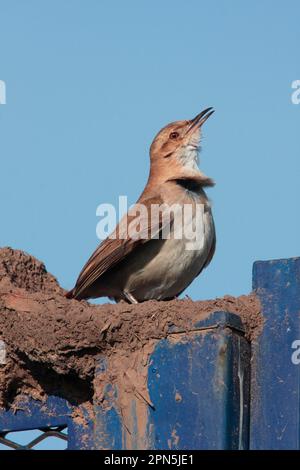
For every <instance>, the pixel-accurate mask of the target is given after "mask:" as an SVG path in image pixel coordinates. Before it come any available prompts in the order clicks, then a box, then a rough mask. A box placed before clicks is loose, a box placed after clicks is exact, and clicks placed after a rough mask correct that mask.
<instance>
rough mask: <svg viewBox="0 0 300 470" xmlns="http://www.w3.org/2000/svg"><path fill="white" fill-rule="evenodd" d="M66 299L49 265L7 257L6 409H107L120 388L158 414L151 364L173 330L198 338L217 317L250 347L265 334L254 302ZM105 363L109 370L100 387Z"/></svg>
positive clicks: (1, 270) (0, 322)
mask: <svg viewBox="0 0 300 470" xmlns="http://www.w3.org/2000/svg"><path fill="white" fill-rule="evenodd" d="M64 293H65V291H64V290H63V289H62V288H61V287H60V286H59V285H58V283H57V281H56V279H55V278H54V277H53V276H52V275H51V274H49V273H48V272H47V271H46V268H45V266H44V264H43V263H41V262H40V261H38V260H36V259H35V258H34V257H32V256H30V255H28V254H26V253H24V252H22V251H18V250H13V249H11V248H4V249H1V250H0V339H2V340H3V341H4V342H5V345H6V348H7V351H6V356H7V361H6V364H3V365H0V406H1V407H5V408H9V407H10V408H14V409H17V408H18V402H19V401H20V400H21V399H22V397H24V395H26V396H28V395H29V396H31V397H33V398H36V399H41V400H44V399H45V398H46V397H47V396H48V395H53V394H55V395H59V396H63V397H65V398H67V399H68V400H69V402H70V403H71V404H73V405H74V407H76V406H78V405H80V404H83V403H85V404H87V405H88V404H90V403H91V402H92V400H95V397H96V399H97V400H98V401H99V402H101V403H102V404H103V406H105V394H104V386H105V384H107V383H114V382H122V387H123V390H124V391H125V392H126V393H128V394H134V395H135V396H139V397H140V399H141V400H142V401H144V402H145V403H148V405H149V406H151V403H150V398H149V396H148V392H147V386H146V383H147V377H146V372H147V361H148V359H149V356H150V354H151V352H152V351H153V348H154V347H155V344H156V343H157V341H158V340H160V339H161V338H166V337H167V336H168V334H169V332H170V328H172V327H174V326H175V327H177V328H179V329H181V330H183V331H186V332H188V331H191V330H193V327H194V325H195V323H196V322H198V321H199V320H201V319H203V318H205V317H207V316H208V315H209V314H210V313H211V312H214V311H216V310H223V311H229V312H233V313H237V314H238V315H240V317H241V319H242V322H243V324H244V327H245V335H246V337H247V338H248V339H249V340H251V339H253V338H254V337H255V336H256V335H257V334H259V332H260V331H261V328H262V316H261V315H260V304H259V301H258V299H257V298H256V296H255V295H254V294H250V295H244V296H241V297H238V298H234V297H230V296H225V297H224V298H220V299H214V300H207V301H196V302H194V301H192V300H190V299H184V300H174V301H170V302H157V301H148V302H144V303H142V304H139V305H129V304H127V303H119V304H116V305H113V304H105V305H97V306H96V305H91V304H89V303H88V302H85V301H81V302H78V301H77V300H68V299H66V298H65V296H64ZM103 359H105V361H106V363H107V364H108V366H107V368H106V370H105V372H104V373H103V374H101V376H100V378H99V375H97V378H96V379H95V377H94V376H95V368H96V367H97V365H98V364H99V361H100V362H101V360H103ZM126 393H125V395H126ZM125 395H124V394H123V397H124V396H125ZM124 406H125V405H124ZM74 413H75V415H76V412H75V411H74ZM77 415H78V416H79V413H78V412H77ZM77 415H76V416H77ZM78 416H77V419H79V418H78Z"/></svg>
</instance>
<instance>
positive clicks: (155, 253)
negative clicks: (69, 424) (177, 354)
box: [66, 108, 216, 303]
mask: <svg viewBox="0 0 300 470" xmlns="http://www.w3.org/2000/svg"><path fill="white" fill-rule="evenodd" d="M213 112H214V111H213V109H212V108H207V109H205V110H204V111H202V112H201V113H200V114H198V115H197V116H196V117H195V118H194V119H191V120H188V121H177V122H173V123H171V124H169V125H167V126H166V127H164V128H163V129H161V131H160V132H159V133H158V134H157V135H156V137H155V138H154V140H153V143H152V145H151V147H150V160H151V164H150V174H149V179H148V182H147V184H146V187H145V189H144V191H143V193H142V194H141V196H140V198H139V199H138V201H137V204H139V205H140V204H142V205H143V207H145V208H146V209H147V214H146V216H145V215H141V216H140V219H139V224H138V225H139V228H140V232H139V233H138V235H137V236H135V235H132V234H131V232H130V230H128V227H130V223H136V214H137V213H136V212H135V208H136V207H138V206H134V207H133V210H130V211H129V212H128V214H127V215H126V216H125V217H124V218H123V219H122V220H121V221H120V223H119V225H118V226H117V227H116V229H115V231H114V232H113V234H112V236H109V237H108V238H106V239H105V240H104V241H103V242H102V243H101V244H100V245H99V247H98V248H97V249H96V251H95V252H94V253H93V254H92V256H91V257H90V259H89V260H88V261H87V263H86V264H85V266H84V267H83V269H82V271H81V273H80V275H79V277H78V280H77V282H76V285H75V287H74V288H73V289H72V290H71V291H69V292H68V293H67V294H66V296H67V297H68V298H75V299H78V300H80V299H88V298H97V297H110V298H112V299H114V300H115V301H116V302H118V301H120V300H126V301H128V302H130V303H138V302H142V301H144V300H149V299H157V300H169V299H172V298H175V297H177V296H178V295H179V294H180V293H181V292H182V291H184V289H186V287H187V286H188V285H189V284H190V283H191V282H192V281H193V279H194V278H195V277H196V276H198V275H199V274H200V273H201V271H202V270H203V269H204V268H205V267H206V266H208V264H209V263H210V261H211V259H212V257H213V255H214V252H215V246H216V236H215V228H214V221H213V216H212V212H211V207H210V203H209V200H208V198H207V196H206V193H205V191H204V189H203V188H205V187H207V186H213V185H214V182H213V181H212V180H211V179H210V178H208V177H207V176H205V175H204V174H203V173H202V172H201V171H200V169H199V168H198V153H199V145H200V138H201V127H202V125H203V123H204V122H205V121H206V120H207V119H208V118H209V116H211V114H212V113H213ZM174 204H175V205H176V207H177V210H178V207H179V208H183V207H185V206H186V205H189V206H190V207H192V212H191V214H192V217H190V219H187V220H188V221H187V224H190V227H189V228H193V229H195V220H196V218H195V217H196V215H195V214H196V207H197V206H198V205H199V206H201V207H202V208H203V210H202V218H201V222H202V235H203V236H202V237H200V238H199V240H198V241H196V242H195V245H194V248H193V249H187V242H188V240H190V238H187V236H185V235H184V233H185V232H184V233H183V231H182V232H181V233H183V236H181V238H180V237H178V238H176V236H174V233H175V232H176V229H177V228H178V227H177V225H176V220H175V217H174V213H172V214H171V215H170V211H169V216H170V217H169V232H168V236H167V237H162V234H163V232H164V230H165V228H166V226H167V223H166V220H167V219H168V218H167V217H165V214H166V212H167V211H168V208H170V206H171V207H172V206H173V205H174ZM152 207H159V208H160V209H159V216H158V217H157V216H156V217H154V215H153V213H151V208H152ZM177 220H178V219H177ZM141 227H142V228H141Z"/></svg>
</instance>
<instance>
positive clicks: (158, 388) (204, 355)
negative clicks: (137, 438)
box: [148, 314, 250, 449]
mask: <svg viewBox="0 0 300 470" xmlns="http://www.w3.org/2000/svg"><path fill="white" fill-rule="evenodd" d="M221 315H222V316H223V315H224V314H220V319H221V318H222V317H221ZM215 317H216V315H215ZM211 320H212V321H214V320H215V318H214V316H212V318H211ZM249 360H250V357H249V345H248V343H247V341H246V340H245V339H244V338H243V337H242V336H241V335H238V334H236V333H234V332H233V331H232V330H231V329H230V328H228V327H227V325H226V323H225V324H224V327H223V328H218V329H216V330H206V331H205V330H203V332H202V333H197V334H195V335H193V337H192V338H191V336H186V337H182V338H180V340H179V341H178V340H177V341H176V342H173V341H170V340H163V341H161V342H160V343H159V344H158V345H157V347H156V349H155V352H154V354H153V355H152V365H151V368H150V370H149V381H148V384H149V390H150V397H151V400H152V402H153V403H154V406H155V409H154V410H151V411H150V417H149V424H148V426H149V429H150V428H151V429H152V433H151V441H150V448H154V449H238V448H240V449H242V448H247V446H248V424H249V423H248V418H249V407H248V399H249Z"/></svg>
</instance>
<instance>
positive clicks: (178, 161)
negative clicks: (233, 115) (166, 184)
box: [150, 108, 214, 171]
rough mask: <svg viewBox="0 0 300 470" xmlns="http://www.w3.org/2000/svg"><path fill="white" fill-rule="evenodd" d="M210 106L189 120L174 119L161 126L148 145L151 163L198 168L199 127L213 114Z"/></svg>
mask: <svg viewBox="0 0 300 470" xmlns="http://www.w3.org/2000/svg"><path fill="white" fill-rule="evenodd" d="M213 112H214V110H213V109H212V108H207V109H204V111H202V112H201V113H199V114H197V116H196V117H194V119H191V120H189V121H176V122H172V123H171V124H168V125H167V126H165V127H163V128H162V129H161V130H160V131H159V133H158V134H157V135H156V136H155V138H154V140H153V142H152V145H151V147H150V157H151V165H155V163H158V165H159V166H160V167H166V166H169V168H170V167H177V168H178V167H179V166H181V167H182V168H186V169H187V170H195V171H196V170H198V153H199V148H200V139H201V127H202V125H203V124H204V123H205V121H206V120H207V119H208V118H209V116H211V115H212V114H213Z"/></svg>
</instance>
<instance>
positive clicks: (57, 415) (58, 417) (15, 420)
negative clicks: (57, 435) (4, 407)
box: [0, 396, 94, 449]
mask: <svg viewBox="0 0 300 470" xmlns="http://www.w3.org/2000/svg"><path fill="white" fill-rule="evenodd" d="M72 412H73V408H72V407H71V405H70V404H69V403H68V402H67V401H66V400H65V399H63V398H60V397H56V396H50V397H48V399H47V401H45V402H41V401H38V400H33V399H27V400H25V401H24V402H20V403H18V410H17V411H15V412H14V411H11V410H8V411H3V412H1V413H0V433H8V432H15V431H24V430H32V429H40V428H49V427H57V426H67V428H68V449H90V448H92V447H93V437H94V435H93V423H92V422H89V420H88V415H87V412H86V410H85V409H84V408H82V409H81V413H82V414H83V416H84V415H86V418H87V422H86V424H84V425H83V424H80V423H78V422H77V421H76V420H74V419H73V418H72Z"/></svg>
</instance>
